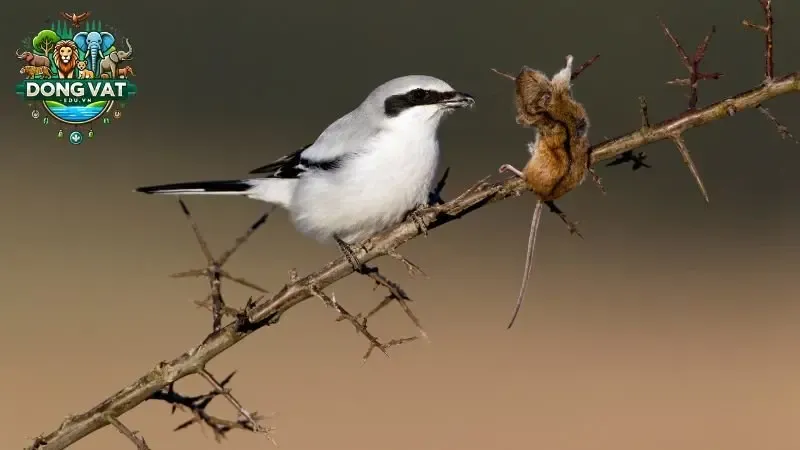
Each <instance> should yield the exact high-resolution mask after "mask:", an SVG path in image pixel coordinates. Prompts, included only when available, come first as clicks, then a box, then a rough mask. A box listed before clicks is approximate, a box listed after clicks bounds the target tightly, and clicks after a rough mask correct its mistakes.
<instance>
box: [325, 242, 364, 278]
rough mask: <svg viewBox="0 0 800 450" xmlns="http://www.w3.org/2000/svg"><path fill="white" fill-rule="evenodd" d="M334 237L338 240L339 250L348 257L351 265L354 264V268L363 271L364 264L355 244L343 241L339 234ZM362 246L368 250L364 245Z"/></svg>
mask: <svg viewBox="0 0 800 450" xmlns="http://www.w3.org/2000/svg"><path fill="white" fill-rule="evenodd" d="M333 239H334V240H335V241H336V245H338V246H339V250H340V251H341V252H342V254H343V255H344V257H345V258H346V259H347V261H348V262H349V263H350V265H351V266H353V270H354V271H356V272H359V273H362V272H363V271H364V264H363V263H362V262H360V261H359V260H358V258H357V257H356V255H355V251H354V249H353V246H351V245H350V244H348V243H347V242H345V241H343V240H342V239H341V238H340V237H339V236H333ZM361 248H362V249H364V250H366V249H365V248H364V246H363V245H362V246H361Z"/></svg>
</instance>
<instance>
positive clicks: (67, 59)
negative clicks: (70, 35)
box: [53, 39, 78, 78]
mask: <svg viewBox="0 0 800 450" xmlns="http://www.w3.org/2000/svg"><path fill="white" fill-rule="evenodd" d="M53 59H54V60H55V62H56V69H58V78H75V67H76V66H77V65H78V47H77V46H76V45H75V42H73V41H70V40H66V39H64V40H61V41H58V43H57V44H56V46H55V47H53Z"/></svg>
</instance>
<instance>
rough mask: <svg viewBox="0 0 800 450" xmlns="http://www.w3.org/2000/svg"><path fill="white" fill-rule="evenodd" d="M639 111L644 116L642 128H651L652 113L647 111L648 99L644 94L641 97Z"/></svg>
mask: <svg viewBox="0 0 800 450" xmlns="http://www.w3.org/2000/svg"><path fill="white" fill-rule="evenodd" d="M639 113H640V114H641V116H642V130H647V129H649V128H650V114H648V112H647V99H646V98H645V96H644V95H642V96H641V97H639Z"/></svg>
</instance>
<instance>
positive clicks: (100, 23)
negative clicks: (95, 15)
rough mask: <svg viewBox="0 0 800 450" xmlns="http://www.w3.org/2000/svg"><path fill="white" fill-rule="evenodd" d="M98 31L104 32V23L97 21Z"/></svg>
mask: <svg viewBox="0 0 800 450" xmlns="http://www.w3.org/2000/svg"><path fill="white" fill-rule="evenodd" d="M97 31H103V21H102V20H98V21H97Z"/></svg>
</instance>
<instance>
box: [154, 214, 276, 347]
mask: <svg viewBox="0 0 800 450" xmlns="http://www.w3.org/2000/svg"><path fill="white" fill-rule="evenodd" d="M178 203H179V204H180V207H181V210H182V211H183V215H184V216H186V219H187V220H188V221H189V224H190V225H191V227H192V231H193V232H194V235H195V238H196V239H197V242H198V244H199V245H200V250H201V251H202V252H203V255H204V256H205V258H206V263H207V264H208V266H207V267H206V268H204V269H192V270H187V271H184V272H179V273H174V274H172V275H170V276H171V277H173V278H186V277H206V278H207V279H208V283H209V287H210V289H211V293H210V294H209V295H208V297H206V298H205V299H204V300H201V301H196V302H195V304H196V305H198V306H203V307H205V306H206V305H208V304H209V303H210V304H211V314H212V329H213V331H217V330H219V329H220V328H222V318H223V317H224V316H226V315H236V313H237V311H236V310H235V309H233V308H230V307H229V306H227V305H226V304H225V300H224V299H223V297H222V279H223V278H225V279H228V280H230V281H233V282H234V283H238V284H240V285H242V286H245V287H249V288H250V289H253V290H256V291H258V292H262V293H265V294H266V293H268V292H267V290H266V289H264V288H262V287H260V286H258V285H256V284H255V283H251V282H250V281H247V280H245V279H244V278H239V277H234V276H232V275H231V274H230V273H228V272H226V271H224V270H222V266H223V265H224V264H225V263H227V262H228V261H229V260H230V258H231V256H233V254H234V253H235V252H236V251H237V250H238V249H239V248H241V246H242V245H243V244H244V243H245V242H247V240H248V239H250V237H251V236H252V235H253V233H255V232H256V230H258V229H259V228H260V227H261V226H262V225H264V223H265V222H266V221H267V218H268V217H269V215H270V214H271V213H272V211H273V210H274V207H273V208H270V210H269V211H267V212H266V213H264V214H262V215H261V216H260V217H259V218H258V219H257V220H256V221H255V222H253V224H252V225H250V227H249V228H248V229H247V231H245V233H244V234H242V235H241V236H239V237H238V238H237V239H236V240H235V242H234V244H233V246H232V247H231V248H230V249H228V250H227V251H225V252H224V253H223V254H222V256H221V257H220V258H219V259H215V258H214V256H213V254H212V253H211V250H210V249H209V247H208V243H207V242H206V240H205V238H204V237H203V235H202V233H201V232H200V227H198V226H197V223H196V222H195V221H194V218H193V217H192V214H191V212H190V211H189V208H188V207H187V206H186V203H184V202H183V200H180V199H179V200H178Z"/></svg>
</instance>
